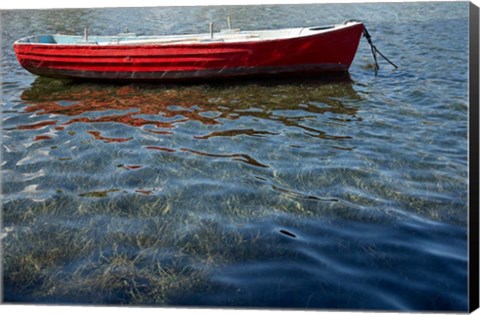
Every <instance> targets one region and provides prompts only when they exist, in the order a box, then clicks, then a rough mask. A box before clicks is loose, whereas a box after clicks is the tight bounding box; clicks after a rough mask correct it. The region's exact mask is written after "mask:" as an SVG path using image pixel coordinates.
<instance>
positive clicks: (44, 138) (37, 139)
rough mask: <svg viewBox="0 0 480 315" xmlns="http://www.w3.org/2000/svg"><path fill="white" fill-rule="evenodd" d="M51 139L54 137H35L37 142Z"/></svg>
mask: <svg viewBox="0 0 480 315" xmlns="http://www.w3.org/2000/svg"><path fill="white" fill-rule="evenodd" d="M50 139H52V137H50V136H45V135H41V136H36V137H35V141H41V140H50Z"/></svg>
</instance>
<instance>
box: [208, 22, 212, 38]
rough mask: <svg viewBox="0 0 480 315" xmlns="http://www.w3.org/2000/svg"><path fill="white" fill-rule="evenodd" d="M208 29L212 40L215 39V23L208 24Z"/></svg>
mask: <svg viewBox="0 0 480 315" xmlns="http://www.w3.org/2000/svg"><path fill="white" fill-rule="evenodd" d="M208 28H209V30H210V38H213V22H209V23H208Z"/></svg>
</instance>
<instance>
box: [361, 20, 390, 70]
mask: <svg viewBox="0 0 480 315" xmlns="http://www.w3.org/2000/svg"><path fill="white" fill-rule="evenodd" d="M363 36H365V38H366V39H367V42H368V44H369V45H370V49H371V50H372V56H373V60H374V61H375V75H377V72H378V70H379V69H380V66H379V65H378V60H377V53H378V54H379V55H380V56H382V57H383V59H385V60H386V61H388V63H390V64H391V65H392V66H394V67H395V69H397V68H398V66H397V65H396V64H394V63H393V62H392V61H390V59H388V58H387V57H386V56H385V55H384V54H382V53H381V52H380V50H378V49H377V47H375V45H374V44H373V42H372V36H370V33H369V32H368V30H367V28H366V27H365V25H364V26H363Z"/></svg>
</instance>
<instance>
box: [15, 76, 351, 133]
mask: <svg viewBox="0 0 480 315" xmlns="http://www.w3.org/2000/svg"><path fill="white" fill-rule="evenodd" d="M21 99H22V100H23V101H24V102H25V103H26V104H27V107H26V108H25V109H24V110H25V112H28V113H35V114H36V115H44V116H48V117H51V116H52V115H54V116H55V117H56V118H55V120H52V119H51V118H49V119H48V120H45V121H36V122H35V123H32V124H20V125H17V127H16V129H20V130H25V129H39V128H42V127H45V126H50V127H53V128H55V129H56V130H63V129H64V128H65V127H66V126H68V125H71V124H74V123H119V124H124V125H129V126H132V127H144V126H145V127H146V126H149V128H145V129H144V131H148V132H152V133H157V134H168V133H171V129H173V128H174V127H175V126H176V125H177V124H181V123H185V122H187V121H196V122H199V123H201V124H203V125H217V124H221V122H220V121H221V120H222V119H228V120H237V119H240V118H241V117H247V116H248V117H250V118H257V119H262V120H272V121H277V122H280V123H282V124H284V125H285V126H288V127H299V128H301V129H303V130H304V131H305V132H310V133H311V132H313V134H314V135H315V136H318V137H320V138H324V139H328V138H329V135H326V133H325V132H323V131H320V130H316V129H314V128H309V127H306V126H303V125H301V123H300V122H301V121H302V118H301V117H290V116H289V115H288V114H279V113H275V112H276V111H297V110H301V111H302V112H304V113H307V114H314V115H318V114H324V113H328V112H330V113H335V114H346V115H355V113H356V109H355V108H354V107H350V106H346V105H344V103H343V101H342V100H344V99H348V100H350V101H352V100H353V101H356V100H357V101H358V100H360V96H359V95H358V94H357V93H356V92H355V90H354V89H353V86H352V81H351V79H350V77H349V75H348V73H347V74H342V75H330V76H326V77H319V78H315V77H314V78H297V79H288V78H278V79H255V80H227V81H222V82H221V81H212V82H209V83H202V84H192V83H186V84H153V83H141V84H139V83H135V84H125V83H116V84H112V83H105V82H81V81H70V80H58V79H48V78H41V77H39V78H37V79H36V80H35V82H34V83H33V84H32V86H31V87H30V88H28V89H27V90H25V91H24V92H23V94H22V95H21ZM112 112H114V113H113V114H112ZM57 115H63V117H58V116H57ZM303 118H304V117H303ZM152 127H153V129H152ZM239 134H246V135H257V136H261V135H262V131H258V132H256V131H255V130H251V129H242V130H222V131H220V132H215V133H212V134H208V135H197V136H196V138H197V139H208V138H210V137H215V136H234V135H239ZM94 136H95V135H94ZM96 136H99V137H100V135H99V134H97V135H96ZM38 137H40V138H37V140H42V139H43V138H42V136H38ZM334 138H335V137H334ZM97 139H101V138H98V137H97ZM103 140H106V139H103ZM119 141H120V140H119Z"/></svg>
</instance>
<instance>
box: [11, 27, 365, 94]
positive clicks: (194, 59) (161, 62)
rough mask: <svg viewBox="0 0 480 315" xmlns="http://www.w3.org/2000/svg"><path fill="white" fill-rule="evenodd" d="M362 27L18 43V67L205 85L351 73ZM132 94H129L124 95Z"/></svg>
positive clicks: (48, 72) (58, 73)
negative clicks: (202, 38) (165, 40)
mask: <svg viewBox="0 0 480 315" xmlns="http://www.w3.org/2000/svg"><path fill="white" fill-rule="evenodd" d="M362 32H363V24H361V23H358V24H352V25H350V26H348V27H344V28H341V29H334V30H332V31H328V32H324V33H318V34H314V35H310V36H303V37H296V38H285V39H275V40H263V41H245V42H235V43H233V42H230V43H229V42H212V43H191V44H163V45H160V44H152V45H88V44H82V45H60V44H35V43H18V42H17V43H15V44H14V50H15V53H16V54H17V58H18V60H19V62H20V64H21V65H22V66H23V67H24V68H26V69H27V70H28V71H30V72H32V73H34V74H38V75H46V76H58V77H73V78H97V79H129V80H132V79H133V80H134V79H140V80H141V79H156V80H159V79H160V80H161V79H167V80H185V79H192V78H196V79H203V78H223V77H232V76H239V75H258V74H277V73H291V72H301V73H304V72H305V73H312V72H325V71H347V70H348V68H349V67H350V64H351V63H352V61H353V58H354V56H355V53H356V50H357V47H358V44H359V40H360V36H361V35H362ZM121 92H122V93H128V92H129V91H121Z"/></svg>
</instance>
